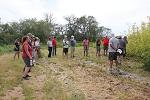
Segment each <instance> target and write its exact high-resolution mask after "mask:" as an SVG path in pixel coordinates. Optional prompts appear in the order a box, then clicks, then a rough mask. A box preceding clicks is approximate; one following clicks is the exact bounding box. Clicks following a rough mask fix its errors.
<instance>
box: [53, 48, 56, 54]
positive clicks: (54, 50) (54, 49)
mask: <svg viewBox="0 0 150 100" xmlns="http://www.w3.org/2000/svg"><path fill="white" fill-rule="evenodd" d="M55 55H56V46H53V56H55Z"/></svg>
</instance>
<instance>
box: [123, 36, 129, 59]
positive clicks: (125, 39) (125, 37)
mask: <svg viewBox="0 0 150 100" xmlns="http://www.w3.org/2000/svg"><path fill="white" fill-rule="evenodd" d="M123 41H124V42H125V44H124V55H123V57H125V56H126V54H127V51H126V47H127V44H128V40H127V36H124V37H123Z"/></svg>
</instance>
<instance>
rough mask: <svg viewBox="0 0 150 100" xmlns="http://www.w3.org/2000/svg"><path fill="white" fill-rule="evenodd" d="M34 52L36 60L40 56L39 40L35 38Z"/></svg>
mask: <svg viewBox="0 0 150 100" xmlns="http://www.w3.org/2000/svg"><path fill="white" fill-rule="evenodd" d="M35 51H36V58H38V57H39V56H40V39H39V38H38V37H36V41H35Z"/></svg>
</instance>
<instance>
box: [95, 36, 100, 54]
mask: <svg viewBox="0 0 150 100" xmlns="http://www.w3.org/2000/svg"><path fill="white" fill-rule="evenodd" d="M100 46H101V40H100V37H98V38H97V40H96V56H100V50H101V48H100Z"/></svg>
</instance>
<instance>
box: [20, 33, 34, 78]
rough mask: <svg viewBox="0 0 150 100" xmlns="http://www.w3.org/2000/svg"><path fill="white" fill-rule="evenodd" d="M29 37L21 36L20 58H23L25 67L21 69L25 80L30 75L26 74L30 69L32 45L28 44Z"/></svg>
mask: <svg viewBox="0 0 150 100" xmlns="http://www.w3.org/2000/svg"><path fill="white" fill-rule="evenodd" d="M29 41H30V40H29V37H28V36H24V37H23V38H22V43H23V45H22V58H23V60H24V63H25V68H24V71H23V77H22V78H23V79H25V80H29V78H28V77H30V76H29V75H28V73H29V72H30V69H31V67H32V64H33V63H32V47H31V46H30V45H29Z"/></svg>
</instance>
